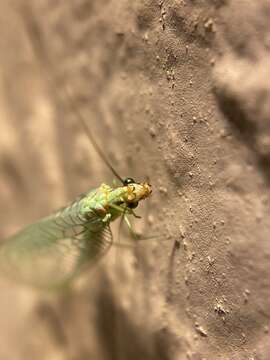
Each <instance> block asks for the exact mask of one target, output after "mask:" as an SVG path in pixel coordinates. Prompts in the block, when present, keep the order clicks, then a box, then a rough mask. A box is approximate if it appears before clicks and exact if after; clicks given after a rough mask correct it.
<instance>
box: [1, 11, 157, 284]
mask: <svg viewBox="0 0 270 360" xmlns="http://www.w3.org/2000/svg"><path fill="white" fill-rule="evenodd" d="M25 18H26V16H25ZM26 23H27V24H26V25H27V27H28V29H29V34H30V33H31V32H32V33H35V31H34V30H35V26H34V24H32V23H31V24H30V20H29V17H28V18H26ZM33 29H34V30H33ZM32 30H33V31H32ZM33 43H35V39H33ZM36 43H37V41H36ZM34 45H35V44H34ZM38 46H39V45H37V47H38ZM67 95H68V94H67ZM69 100H70V103H71V104H70V105H71V107H73V110H75V111H76V109H75V106H74V104H73V102H72V99H71V97H70V96H69ZM76 113H77V115H78V116H79V119H80V122H81V124H82V125H83V127H84V129H85V131H86V134H87V135H88V138H89V140H90V141H91V143H92V145H93V146H94V148H95V150H96V151H97V153H98V154H99V155H100V157H101V158H102V160H103V161H104V163H105V164H106V165H107V166H108V168H109V169H110V170H111V172H112V173H113V174H114V176H115V177H116V178H117V179H118V180H119V181H120V183H121V185H120V186H113V187H111V186H109V185H107V184H101V185H100V187H98V188H96V189H94V190H90V191H89V192H87V193H85V194H83V195H81V196H80V197H79V198H78V199H76V200H75V201H74V202H73V203H71V204H70V205H68V206H66V207H64V208H62V209H60V210H58V211H57V212H55V213H53V214H52V215H49V216H48V217H45V218H43V219H41V220H39V221H38V222H36V223H34V224H31V225H29V226H27V227H26V228H25V229H23V230H21V231H19V232H18V233H17V234H15V235H13V236H11V237H10V238H8V239H7V240H6V241H3V242H2V243H1V245H0V271H1V272H4V273H6V274H7V275H9V277H13V278H15V279H16V280H19V281H21V282H26V283H28V284H31V285H34V286H37V287H43V288H44V287H45V288H55V287H61V286H65V285H66V284H69V283H70V282H71V280H72V279H73V278H74V277H76V276H77V275H78V274H79V273H80V272H81V271H82V270H83V269H85V268H86V267H88V266H89V265H90V264H93V263H94V262H95V261H97V260H98V259H100V258H101V257H102V256H103V255H104V254H105V253H106V252H107V251H108V250H109V248H110V246H111V245H112V242H113V237H112V232H111V230H110V223H111V222H113V221H114V220H115V219H117V218H119V217H122V220H124V221H126V223H127V225H128V226H129V228H130V230H131V232H132V229H131V226H130V223H129V220H128V218H127V215H133V216H135V217H137V215H136V214H135V213H134V208H135V207H137V205H138V204H139V202H140V201H141V200H143V199H146V198H147V197H148V196H149V195H150V194H151V185H150V184H149V183H148V182H142V183H138V182H136V181H135V180H133V179H131V178H126V179H123V178H122V177H121V176H120V175H119V174H118V173H117V172H116V170H115V169H114V168H113V166H112V165H111V164H110V162H109V160H108V159H107V157H106V156H105V154H104V153H103V151H102V150H101V148H100V147H99V145H98V144H97V142H96V140H95V138H94V137H93V135H92V133H91V131H90V129H89V128H88V127H87V125H86V123H85V122H84V119H83V118H82V116H81V115H80V113H78V112H77V111H76Z"/></svg>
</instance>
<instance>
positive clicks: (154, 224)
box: [0, 0, 270, 360]
mask: <svg viewBox="0 0 270 360" xmlns="http://www.w3.org/2000/svg"><path fill="white" fill-rule="evenodd" d="M22 4H23V5H24V6H23V8H21V7H20V6H19V2H16V1H13V4H11V3H10V4H4V3H3V4H1V7H2V9H1V10H2V11H1V15H0V29H1V40H0V53H1V59H0V60H1V69H0V74H1V76H0V114H1V123H0V172H1V182H0V213H1V217H0V219H1V228H0V233H1V236H2V237H3V238H4V237H5V236H7V235H9V234H11V233H12V232H14V231H15V230H17V229H18V228H20V227H22V226H23V225H25V224H27V223H31V222H33V221H34V220H36V219H38V218H39V217H41V216H44V215H46V214H48V213H49V212H50V211H52V210H54V209H55V208H57V207H59V206H62V205H63V204H65V203H66V202H68V201H70V200H73V199H74V198H75V197H76V196H77V195H78V194H80V193H81V192H83V191H85V190H88V189H89V188H91V187H94V186H97V185H99V184H100V183H101V182H102V181H107V182H110V183H111V182H112V179H113V176H112V175H111V174H110V173H109V172H108V170H107V169H106V167H105V165H104V164H103V163H102V162H101V161H100V159H99V157H98V156H97V154H96V153H95V152H94V150H93V149H92V148H91V145H89V143H88V140H87V138H86V137H85V134H84V133H83V131H82V128H81V126H80V124H79V122H78V118H77V115H76V113H75V112H74V111H73V110H72V109H71V107H70V106H69V103H68V100H67V97H66V89H69V91H70V93H72V98H73V99H74V102H75V104H76V109H77V110H78V111H80V112H81V114H83V116H84V118H85V119H86V121H87V123H88V125H89V126H90V127H91V129H92V131H93V132H94V133H95V134H96V136H97V140H98V141H99V143H100V144H101V145H102V147H103V149H104V151H105V152H106V154H107V155H108V156H109V157H110V159H111V160H112V162H113V164H114V165H115V166H116V167H117V169H118V170H119V172H120V173H121V174H123V176H126V175H129V176H132V177H134V178H136V179H138V180H140V179H145V178H146V177H149V178H150V180H151V183H152V185H153V196H152V198H151V199H150V200H149V201H145V204H144V206H142V208H140V209H138V211H137V212H138V213H140V214H141V215H142V216H143V220H137V221H135V222H134V223H135V226H136V227H137V229H140V230H141V231H143V232H144V233H150V234H153V233H154V234H155V233H161V234H164V236H163V235H162V237H161V239H159V238H158V239H156V240H152V241H149V242H143V243H141V244H139V245H136V246H135V247H134V249H133V248H132V249H120V248H117V249H112V251H111V252H110V253H109V254H108V255H107V256H106V258H104V260H103V261H102V262H101V263H100V264H99V266H98V267H97V268H96V269H93V270H91V271H89V272H88V273H87V274H85V275H84V276H83V277H82V278H81V279H80V280H79V281H78V282H77V283H76V284H74V288H73V289H71V290H70V291H69V292H66V293H60V294H47V293H43V294H40V293H37V292H35V291H32V290H28V289H25V288H21V287H19V286H17V285H14V284H10V283H7V282H6V281H5V279H3V280H1V294H2V295H1V298H0V301H1V307H0V316H1V333H0V359H1V360H2V359H5V360H9V359H22V358H28V359H37V358H38V359H41V360H42V359H65V360H66V359H72V360H73V359H78V360H83V359H105V360H107V359H117V360H121V359H134V360H135V359H162V360H164V359H166V360H167V359H190V360H197V359H198V360H199V359H201V360H202V359H213V360H216V359H228V360H229V359H237V360H238V359H239V360H240V359H241V360H242V359H243V360H244V359H245V360H246V359H250V360H251V359H262V360H264V359H265V360H266V359H268V358H269V351H270V349H269V348H270V341H269V333H268V332H269V328H268V326H269V316H270V303H269V299H270V296H269V295H270V286H269V278H268V277H269V270H270V269H269V267H270V265H269V257H270V245H269V229H270V220H269V216H268V214H269V173H270V172H269V165H270V164H269V152H270V150H269V149H270V145H269V144H270V140H269V139H270V135H269V115H270V109H269V96H270V95H269V94H270V90H269V89H270V88H269V86H270V85H269V84H270V80H269V79H270V77H269V74H268V72H269V66H268V65H269V64H268V63H269V61H270V60H269V59H270V58H269V46H270V42H269V41H270V39H269V27H270V25H269V24H270V23H269V15H270V6H269V2H268V1H267V0H265V1H262V0H261V1H260V2H258V1H252V0H250V1H249V0H245V1H244V0H237V1H229V0H228V1H226V0H223V1H222V0H216V1H210V0H209V1H207V0H198V1H191V0H189V1H188V0H186V1H184V0H182V1H181V0H165V1H157V0H144V1H143V0H137V1H129V0H111V1H109V0H96V1H93V0H79V1H69V2H67V1H64V0H63V1H50V0H40V1H39V2H34V1H29V2H28V6H27V7H25V4H24V2H23V1H22ZM7 22H8V23H9V26H8V27H7ZM29 35H30V36H29ZM33 42H34V43H33ZM115 230H116V231H115V236H116V238H117V230H118V229H117V226H116V229H115ZM123 232H124V234H123V235H122V237H126V230H123ZM33 271H34V269H33ZM267 340H268V341H267Z"/></svg>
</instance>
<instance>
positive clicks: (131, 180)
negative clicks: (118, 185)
mask: <svg viewBox="0 0 270 360" xmlns="http://www.w3.org/2000/svg"><path fill="white" fill-rule="evenodd" d="M129 184H136V182H135V180H134V179H132V178H130V177H128V178H125V180H124V185H129Z"/></svg>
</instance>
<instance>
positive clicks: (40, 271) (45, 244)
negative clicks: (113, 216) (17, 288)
mask: <svg viewBox="0 0 270 360" xmlns="http://www.w3.org/2000/svg"><path fill="white" fill-rule="evenodd" d="M111 244H112V233H111V230H110V227H109V225H103V226H101V227H100V228H99V229H98V230H97V231H95V232H93V231H90V230H89V229H88V228H87V226H86V225H76V226H70V227H69V228H68V229H65V228H61V227H59V226H58V225H57V224H53V223H52V224H51V226H48V225H46V226H44V225H43V224H42V222H40V223H36V224H33V225H30V226H29V227H27V228H26V229H24V230H23V231H21V232H20V233H18V234H16V235H15V236H13V237H11V238H10V239H9V240H7V241H6V242H4V243H2V245H1V246H0V272H2V273H4V274H5V275H8V276H9V277H10V278H13V279H15V280H16V281H20V282H24V283H27V284H31V285H34V286H35V287H42V288H55V287H61V286H64V285H66V284H68V283H69V282H70V281H71V279H73V278H74V277H75V276H76V275H77V274H78V273H79V272H80V271H81V270H82V269H83V268H85V267H87V266H89V265H91V264H93V263H95V262H96V261H97V260H98V259H99V258H100V257H101V256H103V255H104V254H105V253H106V252H107V251H108V250H109V248H110V246H111Z"/></svg>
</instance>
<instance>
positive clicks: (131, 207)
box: [128, 201, 139, 209]
mask: <svg viewBox="0 0 270 360" xmlns="http://www.w3.org/2000/svg"><path fill="white" fill-rule="evenodd" d="M138 204H139V203H138V201H136V202H133V203H129V204H128V208H129V209H135V208H136V207H137V206H138Z"/></svg>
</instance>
